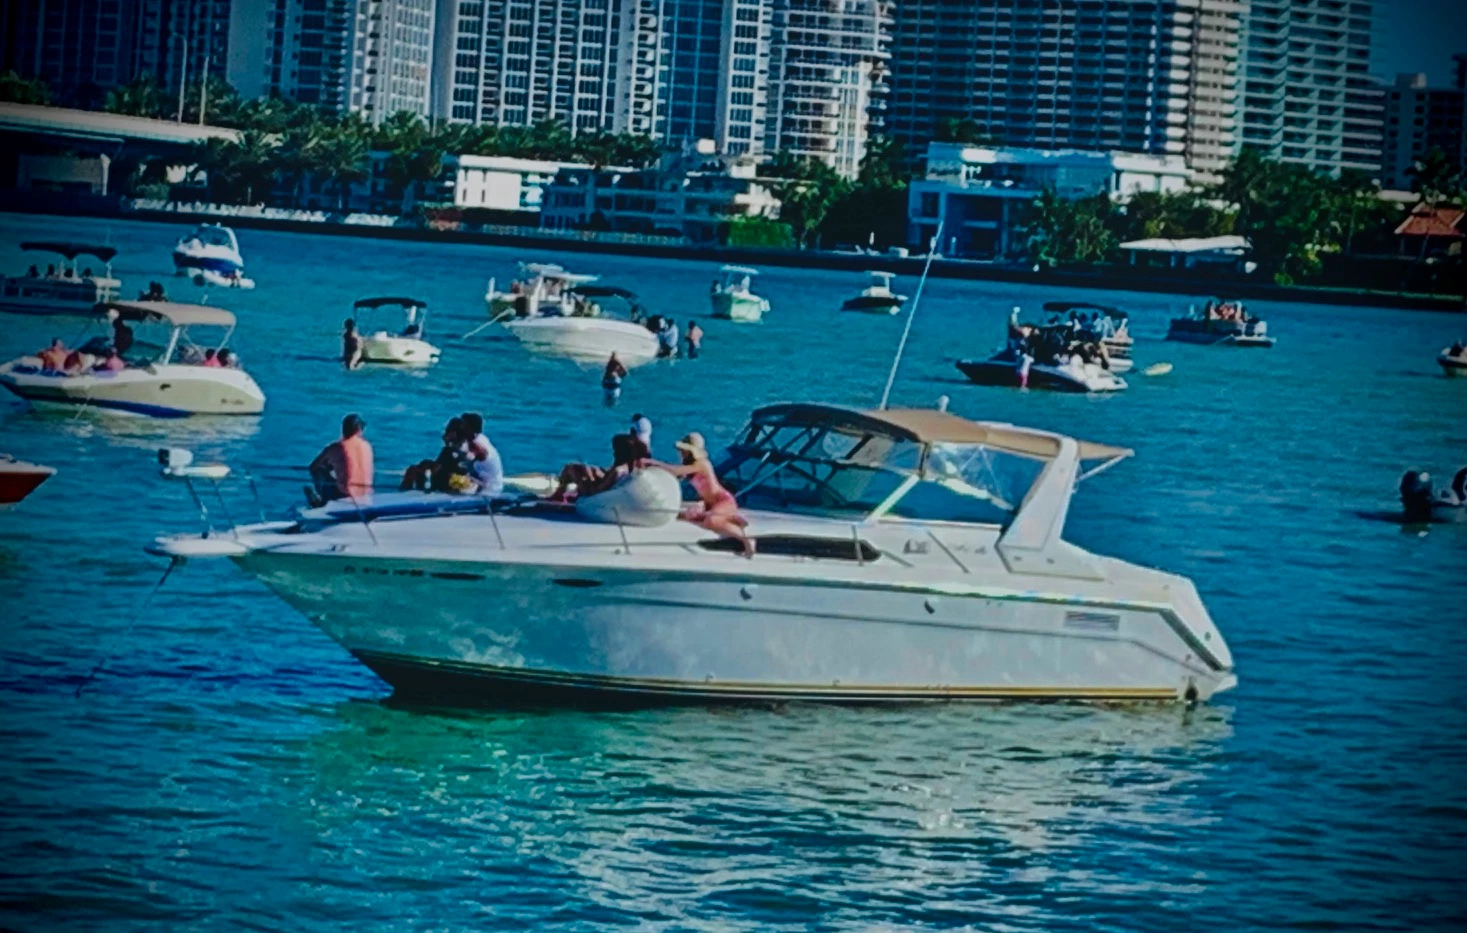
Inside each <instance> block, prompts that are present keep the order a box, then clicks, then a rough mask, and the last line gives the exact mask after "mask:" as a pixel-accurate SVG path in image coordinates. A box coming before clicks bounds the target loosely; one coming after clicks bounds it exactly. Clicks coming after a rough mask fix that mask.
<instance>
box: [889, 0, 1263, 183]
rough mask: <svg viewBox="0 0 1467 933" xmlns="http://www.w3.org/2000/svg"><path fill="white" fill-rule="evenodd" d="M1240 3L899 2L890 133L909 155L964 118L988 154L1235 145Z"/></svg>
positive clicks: (1201, 159) (1197, 151)
mask: <svg viewBox="0 0 1467 933" xmlns="http://www.w3.org/2000/svg"><path fill="white" fill-rule="evenodd" d="M1243 7H1244V4H1243V3H1242V2H1240V0H1076V2H1069V3H1055V4H1034V3H1029V2H1025V0H998V2H987V3H974V2H972V0H903V2H902V3H899V4H897V6H896V17H895V22H894V26H893V39H892V62H891V95H890V96H891V106H890V109H889V113H888V118H887V123H888V126H889V128H890V131H891V133H892V135H893V136H895V137H896V138H898V139H900V140H902V141H903V142H904V143H905V144H906V145H907V147H908V151H909V152H911V153H913V154H915V153H918V152H920V151H921V150H922V148H923V147H924V146H925V145H926V144H927V143H928V142H929V141H931V140H933V139H936V138H938V136H939V134H940V133H941V132H942V130H943V128H944V125H945V124H947V123H949V122H954V121H969V122H971V124H973V128H974V129H976V131H977V134H978V135H979V136H981V137H982V138H984V139H987V140H990V141H992V143H993V144H996V145H1010V146H1028V147H1037V148H1043V149H1069V148H1076V149H1093V150H1100V151H1104V150H1124V151H1128V152H1141V153H1151V154H1154V155H1176V156H1181V157H1183V158H1184V159H1186V161H1187V163H1188V164H1189V165H1190V166H1191V167H1193V168H1194V169H1196V170H1198V171H1199V172H1203V173H1216V172H1218V171H1220V170H1221V169H1222V168H1223V167H1225V166H1226V165H1227V163H1228V162H1229V160H1231V158H1232V157H1233V155H1234V154H1235V152H1236V149H1237V142H1238V121H1237V103H1238V101H1237V98H1238V87H1239V84H1238V81H1239V78H1238V68H1239V64H1238V62H1239V49H1240V44H1241V29H1242V23H1243V19H1242V17H1243Z"/></svg>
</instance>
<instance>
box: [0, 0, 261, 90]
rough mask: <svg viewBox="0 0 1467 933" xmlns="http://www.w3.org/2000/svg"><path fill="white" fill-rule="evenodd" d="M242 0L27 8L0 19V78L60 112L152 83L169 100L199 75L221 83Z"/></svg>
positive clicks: (73, 2) (127, 0)
mask: <svg viewBox="0 0 1467 933" xmlns="http://www.w3.org/2000/svg"><path fill="white" fill-rule="evenodd" d="M244 2H246V0H236V2H231V0H28V2H19V3H14V4H10V3H7V4H5V8H4V10H3V11H0V70H14V71H15V72H17V73H18V74H20V75H21V76H23V77H27V78H40V79H41V80H42V81H45V82H46V85H47V87H48V88H49V89H50V91H51V94H52V96H53V98H54V99H55V100H56V101H57V102H59V103H63V104H74V105H78V106H84V107H95V106H99V105H100V104H101V103H102V101H103V99H104V98H105V96H106V94H107V92H108V91H110V90H112V89H113V88H115V87H117V86H119V85H122V84H126V83H128V82H129V81H132V80H134V79H136V78H143V77H149V78H152V79H153V81H154V82H156V83H157V85H158V86H159V87H160V88H162V89H164V90H165V91H168V92H171V93H177V92H178V91H179V90H181V89H182V88H183V87H184V86H186V85H187V84H188V83H190V82H196V81H198V79H199V76H200V75H201V74H203V73H204V72H205V71H206V70H207V71H208V72H209V73H210V74H213V75H215V76H217V77H223V76H224V75H225V74H226V72H227V70H228V67H229V66H228V62H229V56H230V54H231V29H230V26H231V17H232V16H233V15H234V10H233V8H234V7H235V6H238V5H240V4H241V3H244Z"/></svg>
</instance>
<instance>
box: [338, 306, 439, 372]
mask: <svg viewBox="0 0 1467 933" xmlns="http://www.w3.org/2000/svg"><path fill="white" fill-rule="evenodd" d="M383 308H388V309H400V312H401V314H402V316H403V318H404V322H405V323H404V325H403V328H402V330H400V331H397V332H392V331H388V330H387V329H385V328H378V329H376V330H371V329H369V328H368V327H366V326H365V325H366V323H367V322H368V321H369V320H370V319H371V318H372V317H373V316H375V315H376V313H377V312H379V311H381V310H382V309H383ZM351 316H352V320H353V321H356V322H357V332H358V333H359V334H361V338H362V362H363V363H385V364H390V365H395V366H431V365H432V364H434V363H436V362H438V357H439V355H440V354H441V352H442V351H440V350H439V349H438V348H437V347H435V346H433V344H431V343H429V342H428V341H427V340H426V339H425V338H424V334H425V333H426V331H427V328H428V304H427V302H424V301H420V300H418V299H416V298H399V297H389V296H383V297H379V298H362V299H359V300H358V301H356V302H355V303H354V304H353V305H352V314H351Z"/></svg>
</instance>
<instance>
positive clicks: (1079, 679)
mask: <svg viewBox="0 0 1467 933" xmlns="http://www.w3.org/2000/svg"><path fill="white" fill-rule="evenodd" d="M1130 454H1131V451H1129V450H1126V449H1124V448H1120V447H1111V446H1108V445H1104V444H1094V443H1089V442H1085V441H1078V440H1074V439H1072V438H1069V437H1065V436H1062V435H1058V434H1052V433H1049V432H1046V431H1039V430H1034V429H1030V428H1024V427H1018V426H1015V425H1011V424H1002V423H994V422H981V421H980V422H975V421H968V420H966V419H963V418H960V417H957V416H955V415H952V414H948V413H946V412H942V411H937V410H915V409H887V410H875V411H863V410H857V409H850V408H841V407H835V406H830V405H815V404H780V405H772V406H769V407H766V408H761V409H759V410H758V411H756V412H754V414H753V417H752V420H751V421H750V423H749V425H748V427H746V428H745V429H744V430H743V431H742V432H740V433H739V434H738V436H737V437H736V438H735V439H734V441H733V443H732V445H731V446H730V447H729V448H728V450H727V452H726V453H725V454H724V455H723V456H722V457H721V459H720V460H719V461H718V462H717V463H716V469H717V471H718V473H719V475H720V477H721V478H722V481H723V483H724V485H725V486H726V487H727V488H728V489H729V490H730V491H731V492H732V493H733V494H734V495H735V496H736V497H737V500H738V503H739V505H740V507H741V509H742V514H743V516H744V517H745V518H746V519H747V520H748V526H747V531H748V533H749V534H750V535H752V536H753V537H754V539H755V540H756V542H757V545H758V550H757V554H756V555H755V556H754V557H752V558H748V559H746V558H744V557H742V556H740V551H741V550H742V549H741V547H740V545H739V544H738V543H737V542H735V541H731V540H727V539H722V538H718V537H716V536H714V535H713V534H711V533H709V532H708V531H706V530H704V529H703V528H701V527H699V526H697V525H693V524H691V523H688V522H684V521H681V520H675V518H674V514H675V513H674V507H669V506H659V505H657V504H656V503H658V502H660V501H661V500H660V497H659V496H658V495H655V494H654V495H651V496H649V497H647V498H646V501H648V502H651V503H653V505H651V506H649V507H638V506H635V505H633V504H632V502H633V501H634V500H633V499H632V498H630V497H629V499H628V500H627V501H625V502H623V506H622V507H619V508H613V509H604V510H600V511H599V512H596V511H591V510H582V509H580V508H579V506H580V503H577V506H576V507H567V506H565V505H562V504H559V503H554V502H549V501H546V500H541V499H536V498H533V497H523V496H521V497H510V496H506V497H503V498H500V499H496V500H492V501H491V500H486V499H482V498H479V499H475V498H473V497H445V496H442V495H433V494H421V493H389V494H386V495H384V496H375V497H371V498H369V499H366V500H359V501H354V502H349V503H348V502H343V503H337V504H335V505H333V506H332V507H329V508H328V509H327V510H316V511H310V512H305V513H301V514H299V515H298V516H297V517H295V518H293V519H290V520H285V521H280V522H265V523H260V524H252V525H241V526H238V527H232V528H227V529H224V530H223V531H222V532H218V531H216V532H206V533H204V534H190V535H173V536H166V537H162V538H159V539H157V541H156V542H155V543H154V544H153V545H152V547H151V548H150V550H152V551H153V552H154V553H158V554H162V555H167V556H170V557H174V558H192V557H204V556H226V557H229V558H230V559H232V560H233V561H234V562H235V563H236V564H237V565H238V566H239V567H241V568H242V569H243V570H244V571H245V572H246V573H248V574H250V575H252V576H254V577H256V578H258V579H259V580H260V581H262V582H263V583H264V584H265V585H266V586H268V587H270V588H271V589H272V590H274V591H275V592H276V593H277V594H279V595H280V596H281V597H282V598H283V599H285V600H286V601H287V602H289V603H290V604H291V605H292V606H294V607H295V608H296V609H297V610H299V611H300V612H301V613H302V614H303V615H305V616H306V617H307V618H309V619H311V620H312V621H313V622H315V623H316V624H317V625H319V626H320V627H321V628H322V629H323V630H324V631H325V632H326V633H327V634H328V635H330V636H331V637H332V638H334V639H335V640H336V641H337V642H339V643H340V644H341V645H342V646H343V647H345V648H346V649H347V650H348V651H350V652H351V653H352V654H353V655H354V656H356V657H357V658H358V659H359V660H360V661H361V662H362V663H364V664H366V665H367V666H368V667H370V668H372V669H373V670H374V671H376V672H377V673H378V674H379V675H381V676H382V677H383V679H385V680H387V681H388V682H389V683H391V684H392V685H393V686H395V687H397V688H398V689H399V690H400V691H401V692H402V693H404V694H408V695H413V694H428V695H436V696H446V697H452V698H455V699H463V700H469V701H473V702H480V701H487V702H500V703H524V702H540V701H548V702H570V703H601V702H613V703H645V702H702V701H719V700H820V701H836V702H857V703H871V702H879V701H911V700H993V699H1051V700H1061V699H1072V700H1161V701H1175V700H1190V699H1206V698H1208V697H1210V696H1212V695H1213V694H1214V693H1216V692H1218V691H1221V690H1226V689H1228V688H1229V687H1231V686H1233V684H1234V673H1233V661H1232V656H1231V654H1230V653H1229V651H1228V647H1227V645H1226V644H1225V642H1224V641H1223V637H1222V634H1221V633H1220V632H1219V631H1218V630H1217V628H1216V627H1215V626H1214V624H1213V622H1212V620H1211V618H1209V616H1208V614H1207V610H1206V609H1205V608H1203V605H1202V602H1201V600H1200V599H1199V598H1198V596H1197V591H1196V590H1195V589H1194V587H1193V585H1192V583H1191V582H1190V581H1188V580H1187V579H1185V578H1183V577H1179V576H1174V575H1172V574H1168V573H1164V572H1161V571H1157V570H1150V569H1147V568H1144V567H1140V566H1137V565H1134V564H1129V563H1126V562H1124V561H1121V560H1117V559H1115V558H1110V557H1103V556H1100V555H1096V554H1092V553H1090V552H1087V551H1085V550H1083V549H1081V548H1079V547H1077V546H1076V545H1074V544H1071V543H1069V542H1067V541H1065V540H1064V538H1063V533H1064V528H1065V519H1066V516H1067V514H1068V512H1069V508H1070V503H1071V497H1072V495H1073V494H1074V491H1075V486H1076V484H1077V483H1078V482H1080V481H1082V480H1086V479H1088V478H1090V477H1093V476H1094V475H1095V474H1097V473H1099V472H1100V471H1102V470H1105V469H1106V468H1108V467H1110V466H1113V465H1114V464H1116V463H1117V462H1119V461H1120V460H1122V459H1124V458H1125V457H1128V456H1130ZM1086 464H1089V465H1090V466H1089V468H1088V469H1087V468H1086ZM649 469H653V470H655V469H658V468H656V467H651V468H649ZM629 482H630V481H629ZM404 497H406V498H404ZM413 497H416V498H413ZM414 503H416V505H414Z"/></svg>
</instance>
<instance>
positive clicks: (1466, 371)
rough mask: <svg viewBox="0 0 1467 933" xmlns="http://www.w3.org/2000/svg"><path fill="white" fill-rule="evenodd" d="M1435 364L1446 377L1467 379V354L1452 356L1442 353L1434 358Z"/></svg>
mask: <svg viewBox="0 0 1467 933" xmlns="http://www.w3.org/2000/svg"><path fill="white" fill-rule="evenodd" d="M1436 362H1437V365H1438V366H1440V367H1441V368H1442V372H1443V373H1446V374H1447V375H1448V376H1460V377H1467V354H1463V355H1462V356H1452V355H1451V354H1449V353H1446V352H1443V353H1441V354H1440V355H1439V356H1438V357H1437V358H1436Z"/></svg>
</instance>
